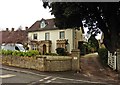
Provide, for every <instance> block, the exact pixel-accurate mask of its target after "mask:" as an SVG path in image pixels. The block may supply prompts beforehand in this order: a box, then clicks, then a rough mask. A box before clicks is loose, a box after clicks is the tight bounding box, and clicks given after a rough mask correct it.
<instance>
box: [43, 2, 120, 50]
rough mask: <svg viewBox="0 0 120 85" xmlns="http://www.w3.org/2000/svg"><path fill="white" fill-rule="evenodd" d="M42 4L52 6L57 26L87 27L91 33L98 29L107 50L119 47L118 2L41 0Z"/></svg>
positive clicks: (119, 7)
mask: <svg viewBox="0 0 120 85" xmlns="http://www.w3.org/2000/svg"><path fill="white" fill-rule="evenodd" d="M43 6H44V7H45V8H46V7H47V6H48V7H50V8H52V9H51V14H53V15H54V16H55V24H56V26H57V27H59V28H79V27H88V29H89V32H92V33H93V34H97V33H99V32H100V31H99V29H100V30H101V31H102V32H103V33H104V40H103V42H104V44H105V46H106V48H107V49H108V50H109V51H111V52H114V51H116V49H118V48H120V45H119V43H120V2H112V3H111V2H106V3H102V2H91V3H89V2H77V3H76V2H52V3H49V2H43ZM82 21H84V24H83V22H82Z"/></svg>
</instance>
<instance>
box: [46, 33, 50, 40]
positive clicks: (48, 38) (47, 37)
mask: <svg viewBox="0 0 120 85" xmlns="http://www.w3.org/2000/svg"><path fill="white" fill-rule="evenodd" d="M45 40H50V33H49V32H48V33H45Z"/></svg>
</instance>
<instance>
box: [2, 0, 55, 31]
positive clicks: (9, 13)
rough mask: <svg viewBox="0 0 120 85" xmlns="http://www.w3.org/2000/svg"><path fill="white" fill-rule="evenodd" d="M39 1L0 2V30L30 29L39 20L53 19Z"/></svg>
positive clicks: (7, 0)
mask: <svg viewBox="0 0 120 85" xmlns="http://www.w3.org/2000/svg"><path fill="white" fill-rule="evenodd" d="M42 5H43V3H42V1H41V0H0V29H6V28H10V29H11V28H15V29H17V28H18V27H20V26H22V27H23V28H24V27H26V26H28V27H30V26H31V25H32V24H34V22H35V21H37V20H41V18H45V19H49V18H53V17H54V16H53V15H52V16H51V13H50V12H49V9H44V8H43V6H42Z"/></svg>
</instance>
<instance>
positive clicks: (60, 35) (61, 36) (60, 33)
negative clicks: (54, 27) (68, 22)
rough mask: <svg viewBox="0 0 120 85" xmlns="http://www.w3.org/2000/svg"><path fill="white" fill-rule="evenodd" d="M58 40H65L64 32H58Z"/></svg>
mask: <svg viewBox="0 0 120 85" xmlns="http://www.w3.org/2000/svg"><path fill="white" fill-rule="evenodd" d="M62 33H63V34H62ZM59 38H60V39H65V31H60V32H59Z"/></svg>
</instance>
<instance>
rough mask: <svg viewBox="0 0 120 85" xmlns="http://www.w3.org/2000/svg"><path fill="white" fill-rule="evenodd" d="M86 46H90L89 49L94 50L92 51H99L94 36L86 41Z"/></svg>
mask: <svg viewBox="0 0 120 85" xmlns="http://www.w3.org/2000/svg"><path fill="white" fill-rule="evenodd" d="M88 45H90V47H91V48H93V49H94V51H98V49H99V43H98V40H97V39H96V38H95V35H91V36H90V38H89V39H88Z"/></svg>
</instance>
